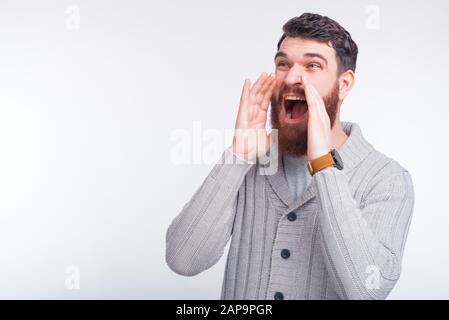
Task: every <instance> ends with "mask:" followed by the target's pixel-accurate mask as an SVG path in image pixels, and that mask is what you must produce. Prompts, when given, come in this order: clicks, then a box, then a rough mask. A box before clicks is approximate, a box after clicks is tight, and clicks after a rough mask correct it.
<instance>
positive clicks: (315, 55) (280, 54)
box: [274, 51, 328, 65]
mask: <svg viewBox="0 0 449 320" xmlns="http://www.w3.org/2000/svg"><path fill="white" fill-rule="evenodd" d="M277 57H282V58H288V56H287V54H286V53H285V52H283V51H278V52H276V55H275V56H274V60H276V59H277ZM304 57H307V58H319V59H321V60H323V61H324V62H325V63H326V65H327V64H328V62H327V59H326V58H325V57H324V56H323V55H322V54H320V53H316V52H306V53H304Z"/></svg>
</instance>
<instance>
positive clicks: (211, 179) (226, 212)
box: [165, 148, 253, 276]
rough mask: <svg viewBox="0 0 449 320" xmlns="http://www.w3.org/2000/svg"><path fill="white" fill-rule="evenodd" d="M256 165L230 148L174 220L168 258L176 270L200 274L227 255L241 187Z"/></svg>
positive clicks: (167, 241) (169, 239)
mask: <svg viewBox="0 0 449 320" xmlns="http://www.w3.org/2000/svg"><path fill="white" fill-rule="evenodd" d="M252 165H253V163H249V162H247V161H245V160H243V159H240V158H238V157H236V155H235V154H234V153H232V151H231V150H230V149H229V148H228V149H226V150H225V151H224V152H223V154H222V156H221V158H220V160H219V161H218V162H217V163H216V164H215V165H214V167H213V168H212V170H211V172H210V173H209V174H208V176H207V177H206V179H205V180H204V181H203V183H202V184H201V186H200V187H199V188H198V189H197V191H196V192H195V194H194V195H193V197H192V198H191V199H190V201H188V202H187V203H186V204H185V205H184V207H183V208H182V210H181V212H180V213H179V214H178V215H177V216H176V217H175V219H174V220H173V221H172V223H171V224H170V226H169V227H168V230H167V232H166V251H165V259H166V262H167V264H168V266H169V267H170V268H171V269H172V270H173V271H174V272H176V273H178V274H181V275H185V276H193V275H196V274H198V273H200V272H202V271H204V270H206V269H208V268H210V267H211V266H212V265H214V264H215V263H216V262H217V261H218V260H219V259H220V257H221V256H222V255H223V251H224V247H225V246H226V243H227V242H228V240H229V238H230V236H231V234H232V228H233V224H234V217H235V212H236V205H237V195H238V189H239V187H240V185H241V184H242V182H243V179H244V177H245V175H246V173H247V172H248V171H249V169H250V168H251V167H252Z"/></svg>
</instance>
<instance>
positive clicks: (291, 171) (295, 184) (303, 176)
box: [282, 155, 312, 199]
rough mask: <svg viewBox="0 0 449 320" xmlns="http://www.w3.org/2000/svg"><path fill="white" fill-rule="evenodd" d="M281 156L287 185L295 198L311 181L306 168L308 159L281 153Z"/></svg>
mask: <svg viewBox="0 0 449 320" xmlns="http://www.w3.org/2000/svg"><path fill="white" fill-rule="evenodd" d="M282 157H283V160H284V171H285V175H286V177H287V183H288V187H289V189H290V191H291V193H292V195H293V198H294V199H297V198H299V197H300V196H301V194H302V192H303V191H304V190H305V189H306V188H307V186H308V185H309V183H310V182H311V181H312V176H311V175H310V173H309V170H308V169H307V163H308V161H307V160H305V159H301V158H297V157H294V156H290V155H283V156H282Z"/></svg>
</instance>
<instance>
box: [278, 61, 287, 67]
mask: <svg viewBox="0 0 449 320" xmlns="http://www.w3.org/2000/svg"><path fill="white" fill-rule="evenodd" d="M276 66H277V67H279V68H286V67H288V64H287V63H286V62H284V61H279V62H278V63H277V64H276Z"/></svg>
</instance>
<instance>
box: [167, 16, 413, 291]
mask: <svg viewBox="0 0 449 320" xmlns="http://www.w3.org/2000/svg"><path fill="white" fill-rule="evenodd" d="M283 31H284V32H283V35H282V36H281V38H280V40H279V42H278V45H277V52H276V54H275V59H274V62H275V72H274V73H272V74H270V75H268V74H267V73H262V74H261V76H260V77H259V78H258V79H257V81H256V82H255V83H254V84H253V85H251V82H250V81H249V80H245V82H244V85H243V90H242V94H241V99H240V106H239V111H238V115H237V121H236V126H235V135H234V140H233V144H232V145H231V146H230V147H229V148H228V149H226V150H225V151H224V152H223V155H222V158H221V159H220V161H219V162H218V163H217V164H215V166H214V167H213V169H212V171H211V172H210V173H209V175H208V176H207V177H206V179H205V181H204V182H203V184H202V185H201V186H200V187H199V188H198V190H197V191H196V193H195V194H194V195H193V197H192V199H191V200H190V201H189V202H187V203H186V205H185V206H184V208H183V209H182V211H181V212H180V213H179V214H178V216H176V218H175V219H174V220H173V221H172V223H171V224H170V226H169V228H168V230H167V234H166V244H167V246H166V261H167V263H168V265H169V267H170V268H171V269H172V270H174V271H175V272H177V273H179V274H181V275H186V276H193V275H196V274H198V273H200V272H202V271H204V270H206V269H208V268H210V267H211V266H212V265H214V264H215V263H216V262H217V261H218V260H219V258H220V257H221V256H222V255H223V252H224V248H225V246H226V244H227V242H228V241H229V239H231V244H230V248H229V252H228V259H227V262H226V269H225V275H224V279H223V287H222V291H221V298H222V299H276V300H282V299H385V298H386V297H387V295H388V294H389V293H390V291H391V290H392V288H393V287H394V285H395V284H396V283H397V281H398V279H399V276H400V273H401V262H402V256H403V252H404V246H405V242H406V238H407V233H408V229H409V225H410V221H411V217H412V212H413V207H414V190H413V183H412V180H411V177H410V174H409V172H408V171H407V170H406V169H404V168H403V167H402V166H401V165H400V164H399V163H398V162H396V161H395V160H393V159H391V158H389V157H387V156H386V155H384V154H382V153H381V152H380V151H378V150H377V149H375V148H374V147H373V145H371V144H370V143H369V142H368V141H367V140H366V139H365V137H364V136H363V135H362V131H361V128H360V126H359V125H358V124H356V123H355V122H341V121H340V109H341V105H342V102H343V100H344V99H345V97H346V96H347V95H348V94H349V92H350V91H351V89H352V87H353V85H354V80H355V69H356V60H357V53H358V49H357V45H356V44H355V42H354V41H353V40H352V38H351V36H350V34H349V33H348V32H347V31H346V30H345V29H344V28H343V27H342V26H340V25H339V24H338V23H337V22H335V21H334V20H332V19H330V18H328V17H325V16H321V15H318V14H311V13H304V14H302V15H301V16H299V17H295V18H292V19H291V20H289V21H288V22H287V23H286V24H285V25H284V26H283ZM270 102H271V113H270V112H269V105H270ZM269 113H270V114H271V116H270V118H271V127H272V129H273V130H275V131H274V132H276V136H277V139H273V132H271V133H267V132H266V130H265V128H266V122H267V119H268V114H269ZM381 120H382V119H378V120H377V121H379V122H381ZM248 132H253V133H254V132H257V133H256V134H254V135H253V137H256V138H257V139H250V138H248V137H249V136H250V135H249V134H248ZM243 141H244V143H242V142H243ZM274 146H276V149H273V148H274ZM273 150H276V154H278V155H279V157H277V158H276V159H277V161H278V164H279V165H278V166H277V170H276V172H274V174H263V173H264V172H266V171H264V170H265V169H264V166H262V165H261V164H260V162H259V161H258V160H259V158H260V157H261V155H263V154H265V153H267V152H274V151H273ZM229 160H231V161H229Z"/></svg>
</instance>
